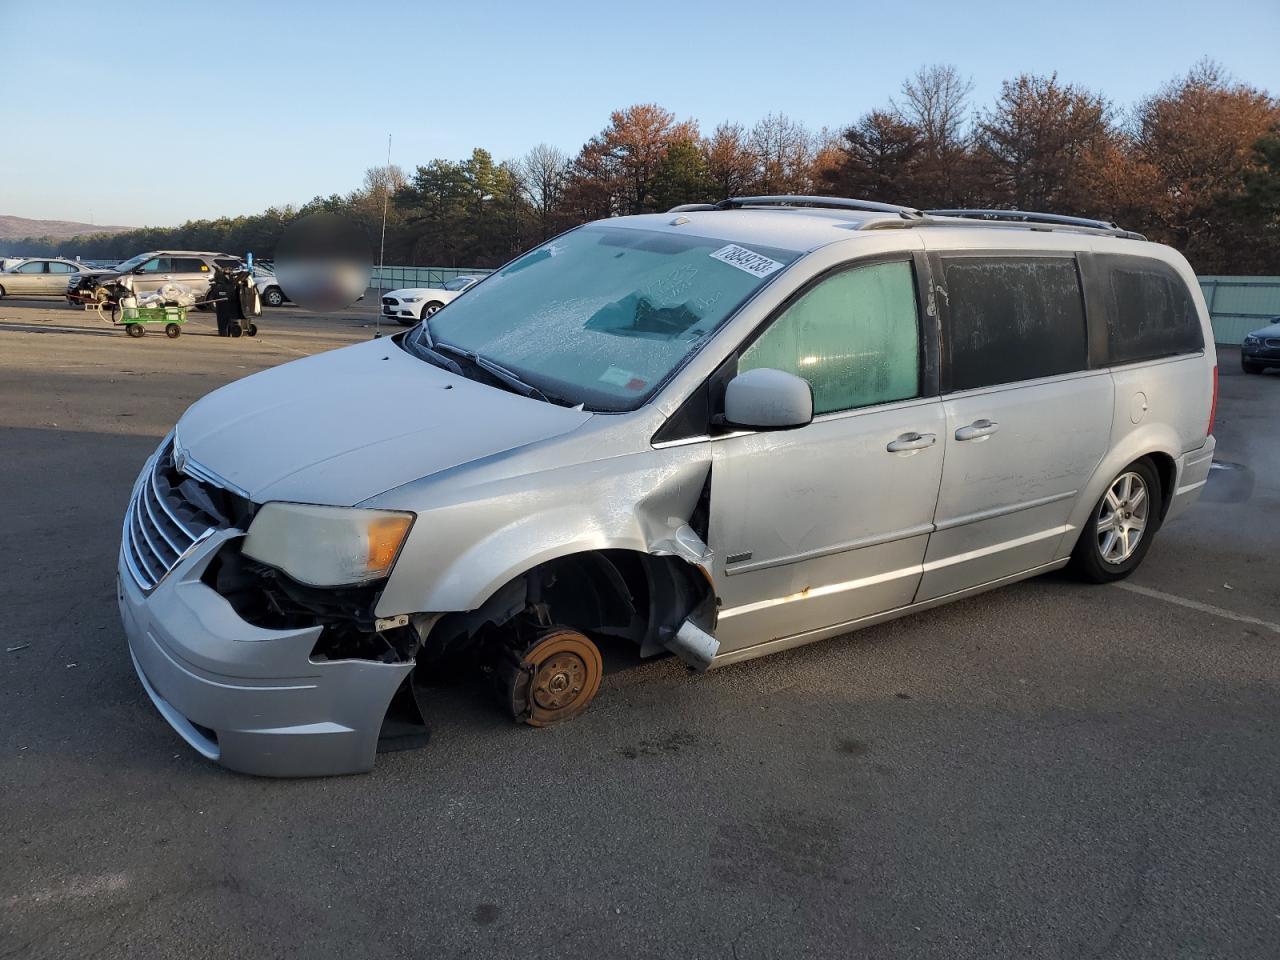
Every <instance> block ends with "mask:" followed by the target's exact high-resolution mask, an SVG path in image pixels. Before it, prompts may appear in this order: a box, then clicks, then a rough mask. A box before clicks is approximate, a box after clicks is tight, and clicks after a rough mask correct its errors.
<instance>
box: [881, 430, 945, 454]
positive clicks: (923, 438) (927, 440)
mask: <svg viewBox="0 0 1280 960" xmlns="http://www.w3.org/2000/svg"><path fill="white" fill-rule="evenodd" d="M937 442H938V435H937V434H936V433H904V434H903V435H902V436H900V437H899V438H898V439H897V440H893V441H891V442H890V443H889V445H888V446H887V447H885V449H886V450H888V451H889V452H890V453H911V452H913V451H916V450H923V449H924V448H925V447H932V446H933V445H934V444H935V443H937Z"/></svg>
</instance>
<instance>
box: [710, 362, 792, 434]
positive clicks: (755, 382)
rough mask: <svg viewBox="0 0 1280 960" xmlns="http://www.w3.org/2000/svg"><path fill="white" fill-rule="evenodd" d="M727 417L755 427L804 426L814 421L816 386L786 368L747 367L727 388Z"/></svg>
mask: <svg viewBox="0 0 1280 960" xmlns="http://www.w3.org/2000/svg"><path fill="white" fill-rule="evenodd" d="M724 419H725V421H726V422H727V423H729V424H732V425H733V426H735V427H751V428H753V429H756V430H787V429H790V428H793V427H803V426H804V425H805V424H807V423H810V422H811V421H812V420H813V388H812V387H810V386H809V381H808V380H803V379H801V378H800V377H797V376H796V375H795V374H793V373H787V372H786V371H785V370H774V369H771V368H769V367H761V368H760V369H758V370H747V371H746V372H744V373H740V374H738V375H737V376H736V377H734V378H733V379H732V380H730V381H729V385H728V386H727V387H726V388H725V391H724Z"/></svg>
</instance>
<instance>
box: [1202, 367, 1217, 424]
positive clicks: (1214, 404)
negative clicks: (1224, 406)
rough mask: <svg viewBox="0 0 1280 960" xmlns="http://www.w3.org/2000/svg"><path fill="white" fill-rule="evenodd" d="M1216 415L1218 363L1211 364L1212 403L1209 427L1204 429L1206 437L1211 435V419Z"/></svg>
mask: <svg viewBox="0 0 1280 960" xmlns="http://www.w3.org/2000/svg"><path fill="white" fill-rule="evenodd" d="M1217 417H1218V365H1217V364H1216V363H1215V364H1214V365H1213V403H1212V404H1210V405H1209V428H1208V429H1207V430H1205V432H1204V435H1205V436H1206V437H1211V436H1213V421H1214V420H1216V419H1217Z"/></svg>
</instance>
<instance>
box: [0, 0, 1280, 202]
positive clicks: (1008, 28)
mask: <svg viewBox="0 0 1280 960" xmlns="http://www.w3.org/2000/svg"><path fill="white" fill-rule="evenodd" d="M1050 11H1052V12H1050ZM233 16H235V17H236V19H235V20H233ZM219 25H225V27H226V29H225V30H223V29H219ZM174 40H176V41H177V44H176V45H175V44H174V43H173V41H174ZM90 51H93V52H92V53H91V52H90ZM1204 56H1209V57H1212V58H1214V59H1216V60H1218V61H1220V62H1221V63H1223V64H1224V65H1225V66H1226V68H1227V69H1228V70H1229V71H1230V72H1231V73H1233V74H1234V75H1235V76H1236V77H1237V78H1238V79H1240V80H1244V81H1247V82H1249V83H1251V84H1254V85H1257V86H1261V87H1264V88H1266V89H1269V90H1270V91H1271V92H1273V93H1277V94H1280V2H1277V0H1257V2H1246V0H1234V2H1233V0H1220V2H1214V3H1180V2H1177V0H1162V2H1147V0H1142V2H1135V0H1108V2H1094V0H1085V2H1077V0H1073V2H1060V3H1056V4H1043V3H1039V2H1035V0H968V2H958V0H945V2H937V3H921V2H907V0H877V2H874V3H864V2H853V0H847V2H840V0H825V2H811V0H769V2H755V0H735V2H732V3H729V2H724V3H716V4H712V3H700V2H698V0H678V2H668V0H644V2H641V3H629V4H616V3H610V2H607V0H594V2H579V0H563V2H562V0H540V2H536V3H534V2H505V0H492V2H485V3H479V2H475V0H460V2H458V3H435V2H418V3H415V2H399V0H388V2H379V0H362V2H351V0H348V2H331V0H317V2H306V3H304V2H298V3H277V2H270V0H261V2H257V0H255V2H252V3H245V4H213V3H191V2H186V0H173V2H167V3H131V2H126V0H115V2H110V3H102V2H98V3H80V2H74V0H58V2H55V3H33V2H31V0H0V96H3V98H4V106H3V108H2V109H0V213H3V214H12V215H17V216H26V217H37V218H50V219H67V220H86V221H87V220H90V219H92V220H93V221H94V222H96V223H121V224H129V225H143V224H156V225H170V224H176V223H179V222H181V221H182V220H185V219H188V218H193V217H211V216H218V215H222V214H236V213H253V212H256V211H259V210H262V209H264V208H265V207H267V206H269V205H271V204H284V203H299V202H303V201H305V200H307V199H309V198H311V197H312V196H315V195H317V194H329V193H335V192H336V193H345V192H346V191H348V190H350V189H351V188H353V187H355V186H357V185H358V184H359V182H360V179H361V176H362V174H363V171H364V169H365V168H366V167H368V166H371V165H374V164H377V163H380V162H382V160H383V157H384V154H385V150H386V138H387V134H388V133H390V134H392V137H393V142H392V160H393V161H394V162H396V163H399V164H401V165H402V166H404V167H405V168H406V169H410V170H411V169H412V168H413V166H414V165H416V164H419V163H425V162H427V161H429V160H431V159H432V158H434V157H448V158H461V157H463V156H465V155H467V154H468V153H469V152H470V150H471V148H472V147H473V146H483V147H486V148H488V149H489V150H490V151H491V152H493V154H494V155H495V156H496V157H497V158H498V159H505V158H509V157H515V156H518V155H520V154H522V153H523V152H524V151H525V150H527V149H528V148H529V147H531V146H533V145H534V144H536V143H538V142H539V141H545V142H547V143H551V144H554V145H556V146H559V147H560V148H562V149H563V150H565V151H566V152H568V153H573V152H575V151H576V150H577V149H578V148H579V147H580V146H581V145H582V143H583V142H584V141H585V140H586V139H587V138H589V137H590V136H591V135H593V134H594V133H596V132H597V131H599V130H600V129H601V128H602V127H603V126H604V125H605V123H606V122H607V119H608V115H609V112H610V111H611V110H613V109H616V108H618V107H622V106H625V105H627V104H631V103H637V102H641V101H656V102H658V103H660V104H662V105H663V106H665V107H667V108H668V109H670V110H673V111H674V112H675V113H676V114H677V115H679V116H680V117H682V118H683V117H693V118H695V119H697V120H698V121H699V122H700V123H701V124H702V127H703V129H704V130H710V129H711V128H712V127H714V126H715V125H716V124H717V123H718V122H720V121H722V120H737V121H740V122H742V123H744V124H748V125H749V124H750V123H752V122H754V121H755V120H757V119H759V118H760V117H762V116H764V115H765V114H766V113H769V112H770V111H782V112H784V113H786V114H788V115H790V116H792V117H794V118H795V119H798V120H801V121H803V122H804V123H805V124H807V125H809V126H811V127H814V128H817V127H821V126H824V125H826V126H831V127H833V128H834V127H842V126H844V125H846V124H848V123H849V122H850V121H852V120H854V119H856V118H857V117H858V116H859V115H860V114H862V113H863V112H865V111H866V110H868V109H870V108H872V107H875V106H879V105H883V104H885V103H886V102H887V101H888V99H889V97H891V96H892V95H894V94H895V93H896V92H897V90H898V88H899V86H900V84H901V82H902V80H903V78H904V77H905V76H906V75H907V74H909V73H911V72H912V71H914V70H915V69H916V68H917V67H918V66H920V65H922V64H927V63H953V64H955V65H956V66H957V67H958V68H959V69H960V70H961V72H962V73H963V74H966V75H968V76H970V77H972V79H973V81H974V85H975V90H974V97H975V100H976V101H977V102H978V103H979V104H986V103H989V102H990V101H991V100H992V99H993V98H994V97H995V95H996V93H997V91H998V90H999V86H1000V81H1001V80H1002V79H1005V78H1007V77H1012V76H1014V75H1016V74H1017V73H1019V72H1022V71H1033V72H1040V73H1048V72H1051V71H1055V70H1056V71H1057V72H1058V74H1059V75H1060V76H1061V77H1062V78H1063V79H1065V80H1068V81H1072V82H1077V83H1081V84H1085V85H1087V86H1089V87H1091V88H1093V89H1095V90H1098V91H1101V92H1102V93H1104V94H1105V95H1106V96H1108V97H1109V98H1110V99H1111V100H1112V101H1114V102H1115V103H1116V104H1118V105H1121V106H1126V105H1129V104H1132V103H1133V102H1134V101H1136V100H1138V99H1140V98H1141V97H1142V96H1143V95H1145V94H1147V93H1149V92H1151V91H1153V90H1154V89H1156V88H1157V87H1158V86H1159V85H1160V84H1162V83H1163V82H1165V81H1167V80H1169V79H1172V78H1173V77H1175V76H1177V75H1179V74H1181V73H1184V72H1185V71H1186V70H1187V68H1188V67H1190V66H1191V65H1192V63H1194V62H1195V61H1196V60H1198V59H1199V58H1201V57H1204Z"/></svg>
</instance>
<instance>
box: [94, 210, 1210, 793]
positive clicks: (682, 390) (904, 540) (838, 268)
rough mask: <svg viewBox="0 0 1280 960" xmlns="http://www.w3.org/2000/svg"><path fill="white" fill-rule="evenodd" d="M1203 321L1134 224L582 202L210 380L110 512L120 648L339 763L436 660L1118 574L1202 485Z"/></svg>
mask: <svg viewBox="0 0 1280 960" xmlns="http://www.w3.org/2000/svg"><path fill="white" fill-rule="evenodd" d="M1212 343H1213V341H1212V338H1211V332H1210V327H1209V322H1208V315H1207V312H1206V309H1205V305H1204V301H1203V298H1202V297H1201V294H1200V291H1199V286H1198V285H1197V283H1196V282H1195V277H1194V275H1193V274H1192V272H1191V270H1190V268H1189V267H1188V265H1187V263H1186V261H1185V260H1184V259H1183V258H1182V256H1180V255H1179V254H1178V253H1177V252H1175V251H1174V250H1171V249H1169V248H1168V247H1164V246H1159V245H1157V244H1153V243H1148V242H1146V241H1145V240H1144V239H1143V238H1142V237H1140V236H1138V235H1136V234H1132V233H1128V232H1126V231H1123V230H1120V229H1118V228H1116V227H1115V226H1114V225H1113V224H1106V223H1101V222H1097V221H1085V220H1077V219H1072V218H1065V217H1055V216H1052V215H1047V214H1030V213H1020V212H1008V211H932V212H922V211H918V210H915V209H911V208H904V207H891V206H886V205H882V204H875V203H869V202H863V201H855V200H844V199H828V198H814V197H803V198H801V197H755V198H743V199H736V200H729V201H725V202H723V203H720V204H716V205H714V206H711V205H698V206H694V207H686V208H677V209H676V210H673V211H671V212H670V213H667V214H654V215H645V216H635V217H622V218H618V219H612V220H607V221H601V222H597V223H593V224H588V225H586V226H583V227H580V228H578V229H575V230H572V231H570V232H568V233H566V234H563V235H561V236H559V237H557V238H555V239H554V240H552V241H550V242H548V243H545V244H543V245H542V246H540V247H538V248H537V249H535V250H533V251H531V252H530V253H528V254H526V255H524V256H523V257H520V258H519V259H517V260H515V261H513V262H512V263H510V264H508V265H507V266H506V267H503V268H502V269H500V270H498V271H497V272H495V273H494V274H492V275H490V276H488V277H486V278H484V279H483V280H481V281H480V282H479V283H478V284H476V285H475V287H474V288H472V289H471V290H470V291H469V292H468V294H467V296H465V297H461V298H459V299H458V300H457V301H455V302H454V303H452V304H450V305H449V306H447V307H446V308H445V309H443V310H441V311H439V312H438V313H436V314H435V315H434V316H432V317H430V318H428V319H427V320H426V321H424V322H422V323H420V324H418V325H417V326H415V327H414V328H412V329H411V330H409V331H406V332H405V333H403V334H400V335H399V336H397V337H394V338H389V339H381V340H373V341H370V342H368V343H364V344H359V345H356V346H352V347H348V348H346V349H342V350H336V351H333V352H330V353H325V354H321V355H318V356H313V357H308V358H306V359H302V360H298V361H295V362H293V363H289V364H286V365H284V366H281V367H277V368H275V369H272V370H268V371H266V372H263V373H259V374H256V375H254V376H251V377H248V378H246V379H244V380H241V381H239V382H237V383H233V384H231V385H229V386H226V387H223V388H222V389H220V390H217V391H215V392H214V393H212V394H210V395H208V396H206V397H205V398H203V399H202V400H200V401H198V402H197V403H196V404H194V405H193V406H192V407H191V408H190V409H189V410H188V411H187V412H186V413H185V414H184V415H183V416H182V418H181V419H180V420H179V421H178V423H177V426H176V428H175V430H174V432H173V433H172V434H170V436H168V437H166V438H165V439H164V441H163V442H162V443H161V444H160V447H159V449H157V450H156V452H155V454H154V455H153V456H152V457H151V458H150V459H149V460H148V461H147V463H146V465H145V467H144V468H143V470H142V473H141V474H140V475H139V477H138V480H137V483H136V485H135V487H134V490H133V494H132V496H131V498H130V502H129V506H128V510H127V513H126V516H125V520H124V530H123V543H122V545H121V549H120V558H119V568H118V572H119V577H118V580H119V585H118V591H119V603H120V610H121V614H122V617H123V621H124V626H125V630H126V632H127V634H128V642H129V649H130V652H131V655H132V657H133V661H134V665H135V667H136V668H137V672H138V676H139V678H140V679H141V682H142V685H143V686H144V688H145V689H146V691H147V693H148V694H149V695H150V697H151V699H152V701H153V702H154V703H155V705H156V707H157V708H158V709H159V711H160V713H161V714H162V715H163V716H164V717H165V719H166V720H168V721H169V723H170V724H171V725H172V726H173V727H174V729H176V730H177V732H178V733H179V734H180V735H181V736H182V737H183V738H184V739H185V740H186V741H187V742H188V743H189V744H190V745H191V746H192V747H193V748H194V749H196V750H197V751H199V752H200V753H202V754H203V755H204V756H206V757H208V758H210V759H213V760H217V761H219V762H221V763H223V764H225V765H226V766H228V767H231V768H234V769H236V770H241V771H247V772H251V773H258V774H270V775H287V776H301V775H316V774H336V773H351V772H357V771H364V770H368V769H370V767H371V766H372V765H373V762H374V758H375V754H376V752H377V750H378V749H379V747H380V746H382V747H390V746H394V745H397V743H399V744H404V743H407V742H414V741H413V738H414V737H421V736H423V735H424V733H425V727H424V723H423V719H422V717H423V715H422V711H421V707H420V704H422V703H423V702H424V697H429V692H427V691H426V690H425V689H424V685H423V680H424V679H426V678H429V677H431V676H433V675H436V674H439V673H440V672H442V668H443V666H444V665H445V664H446V663H463V664H471V665H474V667H475V668H476V669H478V670H480V671H482V672H483V673H484V674H485V675H487V676H488V677H489V679H490V680H491V682H492V685H493V688H494V690H495V692H496V695H497V697H498V698H499V701H500V703H501V705H502V707H503V708H504V709H505V710H506V711H508V712H509V713H510V714H511V716H512V717H514V718H515V719H516V720H517V721H520V722H522V723H526V724H531V725H534V726H541V725H546V724H551V723H556V722H559V721H562V720H565V719H567V718H569V717H572V716H575V715H576V714H578V713H579V712H581V711H582V710H583V708H585V707H586V706H587V704H588V703H589V702H590V701H591V699H592V697H594V696H595V694H596V692H597V690H598V688H599V685H600V679H601V672H602V657H601V653H600V648H601V646H602V645H603V646H605V647H606V649H607V648H608V646H609V645H610V644H615V645H616V644H624V645H625V644H631V645H634V646H635V648H636V649H637V650H638V652H639V654H640V655H641V656H653V655H658V654H664V653H673V654H675V655H676V656H678V657H680V658H682V659H683V660H684V661H685V662H687V663H688V664H689V665H690V666H691V667H694V668H695V669H699V670H701V669H706V668H708V667H717V666H721V665H724V664H731V663H735V662H737V661H739V660H746V659H748V658H751V657H756V656H760V655H761V654H765V653H772V652H774V651H777V650H783V649H786V648H789V647H794V646H797V645H799V644H803V643H808V642H810V641H814V640H819V639H822V638H824V637H830V636H834V635H837V634H842V633H846V632H848V631H850V630H853V629H856V628H859V627H863V626H867V625H869V624H873V623H878V622H881V621H884V620H888V619H890V618H894V617H899V616H902V615H903V614H906V613H910V612H912V611H916V610H922V609H926V608H929V607H933V606H936V605H938V604H941V603H945V602H947V601H949V600H954V599H957V598H960V597H966V596H970V595H972V594H974V593H977V592H979V591H983V590H989V589H991V588H993V587H999V586H1002V585H1004V584H1008V583H1012V582H1014V581H1017V580H1021V579H1024V578H1027V577H1032V576H1035V575H1037V574H1040V573H1044V572H1046V571H1049V570H1056V569H1059V568H1061V567H1066V566H1071V567H1072V568H1073V569H1074V570H1075V571H1076V572H1077V573H1078V574H1079V576H1081V577H1083V578H1084V579H1086V580H1089V581H1093V582H1097V583H1105V582H1107V581H1111V580H1117V579H1119V578H1122V577H1125V576H1127V575H1128V574H1129V573H1131V572H1132V571H1133V569H1134V568H1135V567H1136V566H1137V565H1138V564H1139V563H1141V562H1142V559H1143V557H1144V556H1145V555H1146V553H1147V551H1148V550H1149V549H1150V548H1151V545H1152V539H1153V537H1154V536H1155V534H1156V533H1157V531H1158V530H1159V528H1160V526H1161V525H1162V524H1164V523H1166V522H1168V521H1169V520H1170V519H1172V518H1173V517H1174V516H1176V515H1177V514H1178V513H1180V512H1181V511H1183V510H1185V509H1186V508H1187V507H1188V506H1189V505H1190V504H1191V503H1192V502H1193V501H1194V500H1195V499H1196V498H1197V496H1198V495H1199V493H1200V490H1201V489H1202V487H1203V486H1204V484H1205V481H1206V478H1207V476H1208V473H1209V466H1210V462H1211V461H1212V458H1213V450H1214V439H1213V436H1212V430H1213V409H1214V406H1215V398H1216V383H1217V367H1216V363H1215V357H1214V352H1213V347H1212ZM370 397H378V398H380V400H383V401H386V402H388V403H389V408H390V409H395V410H397V411H399V412H400V413H399V416H398V417H396V418H373V419H371V418H369V417H368V416H367V415H366V414H365V411H366V409H367V405H368V399H369V398H370Z"/></svg>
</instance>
